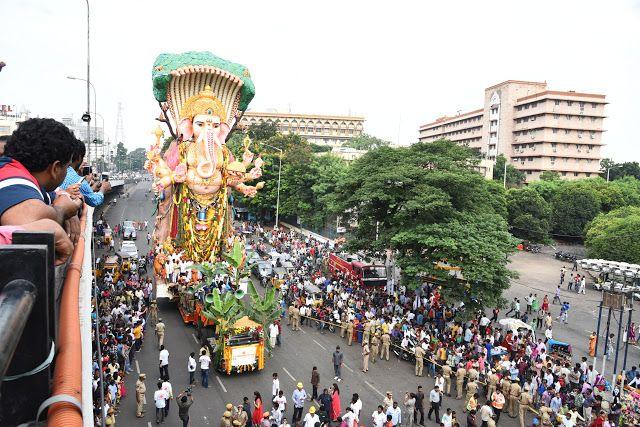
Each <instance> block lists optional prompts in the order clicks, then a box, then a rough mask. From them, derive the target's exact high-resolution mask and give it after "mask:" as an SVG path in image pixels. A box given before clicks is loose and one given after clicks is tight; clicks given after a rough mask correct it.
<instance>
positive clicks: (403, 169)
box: [332, 140, 516, 308]
mask: <svg viewBox="0 0 640 427" xmlns="http://www.w3.org/2000/svg"><path fill="white" fill-rule="evenodd" d="M477 163H478V159H477V157H475V154H474V153H473V152H472V151H471V150H470V149H469V148H466V147H462V146H459V145H457V144H455V143H452V142H450V141H444V140H441V141H435V142H433V143H429V144H425V143H418V144H414V145H412V146H410V147H402V148H388V147H382V148H378V149H376V150H372V151H369V152H368V153H366V154H365V155H364V156H362V157H361V158H360V159H358V160H356V161H354V162H353V163H352V164H351V166H350V167H349V172H348V173H347V174H345V176H344V177H343V178H342V179H341V180H340V182H339V183H338V185H337V187H336V190H335V203H334V204H333V207H332V209H333V210H335V211H336V212H337V213H341V214H343V215H345V216H346V217H347V218H346V219H353V220H356V221H357V224H358V225H357V227H356V229H355V230H354V231H353V233H352V234H350V235H349V239H348V241H347V249H349V250H358V251H364V252H366V253H367V254H370V255H375V254H381V253H383V251H385V250H386V249H392V250H394V252H395V253H396V254H397V255H396V257H395V258H396V262H397V264H398V265H399V266H400V268H401V269H402V280H403V282H404V283H405V284H406V285H408V286H409V287H413V288H415V287H416V286H418V285H419V283H421V281H423V280H425V279H426V278H429V277H432V276H433V277H435V278H437V279H438V280H439V281H441V283H442V284H443V293H444V295H445V297H447V298H450V299H449V300H450V301H456V300H457V301H464V303H465V304H467V306H468V307H470V308H474V307H480V306H490V305H494V304H497V303H498V302H500V301H501V292H502V290H503V289H505V288H506V287H507V286H508V280H509V277H511V273H510V272H509V271H508V270H507V268H506V263H507V254H508V253H509V252H510V251H512V250H513V249H514V248H515V244H516V243H515V241H514V239H513V238H512V237H511V235H510V234H509V232H508V229H507V223H506V221H505V219H504V217H503V215H505V214H506V207H505V201H504V197H498V196H497V195H496V192H497V191H502V190H499V186H496V185H495V184H494V183H492V182H489V181H487V180H485V179H484V178H483V177H482V176H481V175H480V174H479V173H477V172H476V171H475V170H474V167H475V166H476V165H477ZM444 260H447V261H448V262H450V263H451V264H453V265H455V266H457V267H460V268H461V271H462V276H463V278H464V280H463V283H467V284H468V285H469V287H470V289H472V291H471V292H465V291H464V290H463V291H461V289H464V286H460V285H461V281H460V278H454V277H452V276H451V275H449V274H448V273H447V272H446V270H441V269H438V268H437V267H436V264H435V263H438V262H440V261H444ZM436 270H437V271H436Z"/></svg>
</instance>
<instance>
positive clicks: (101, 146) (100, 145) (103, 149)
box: [60, 117, 110, 162]
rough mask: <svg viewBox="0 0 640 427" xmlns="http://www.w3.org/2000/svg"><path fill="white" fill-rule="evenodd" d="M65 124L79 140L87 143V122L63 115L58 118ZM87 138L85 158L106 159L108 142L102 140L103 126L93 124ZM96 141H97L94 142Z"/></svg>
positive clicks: (93, 159)
mask: <svg viewBox="0 0 640 427" xmlns="http://www.w3.org/2000/svg"><path fill="white" fill-rule="evenodd" d="M60 121H61V122H62V123H63V124H64V125H65V126H67V127H68V128H69V129H71V131H73V134H74V135H75V136H76V138H78V139H79V140H80V141H82V142H84V143H85V145H86V143H87V123H86V122H83V121H82V120H74V119H73V117H63V118H62V119H61V120H60ZM89 139H90V140H91V144H89V145H87V154H86V156H87V158H88V159H90V160H91V161H92V162H94V161H95V160H96V159H99V158H104V159H105V160H107V159H108V158H109V157H110V155H109V142H108V141H105V140H104V128H102V126H95V127H94V126H93V123H92V124H91V127H90V129H89ZM95 141H97V142H95Z"/></svg>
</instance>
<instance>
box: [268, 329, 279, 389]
mask: <svg viewBox="0 0 640 427" xmlns="http://www.w3.org/2000/svg"><path fill="white" fill-rule="evenodd" d="M277 338H278V325H276V324H275V323H271V324H270V325H269V343H270V344H271V348H275V347H276V339H277ZM276 394H278V393H274V395H276Z"/></svg>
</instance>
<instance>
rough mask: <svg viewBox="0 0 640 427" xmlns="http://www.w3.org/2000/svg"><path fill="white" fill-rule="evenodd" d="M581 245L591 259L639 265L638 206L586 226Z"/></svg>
mask: <svg viewBox="0 0 640 427" xmlns="http://www.w3.org/2000/svg"><path fill="white" fill-rule="evenodd" d="M585 246H586V248H587V255H588V256H589V257H591V258H602V259H607V260H612V261H622V262H629V263H633V264H640V207H636V206H626V207H623V208H619V209H615V210H613V211H611V212H609V213H603V214H600V215H598V216H597V217H596V218H595V219H594V220H593V221H592V222H591V223H590V224H589V226H588V227H587V233H586V239H585Z"/></svg>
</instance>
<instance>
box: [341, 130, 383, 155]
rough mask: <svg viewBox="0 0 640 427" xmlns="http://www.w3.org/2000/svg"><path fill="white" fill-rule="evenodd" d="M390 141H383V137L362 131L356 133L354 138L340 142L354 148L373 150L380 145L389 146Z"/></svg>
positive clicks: (344, 145)
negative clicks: (359, 133) (361, 132)
mask: <svg viewBox="0 0 640 427" xmlns="http://www.w3.org/2000/svg"><path fill="white" fill-rule="evenodd" d="M389 144H390V142H389V141H385V140H384V139H380V138H377V137H375V136H371V135H368V134H366V133H363V134H362V135H358V136H356V137H355V138H351V139H350V140H348V141H346V142H345V143H344V144H342V146H343V147H351V148H355V149H356V150H365V151H368V150H373V149H376V148H380V147H387V146H389Z"/></svg>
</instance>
